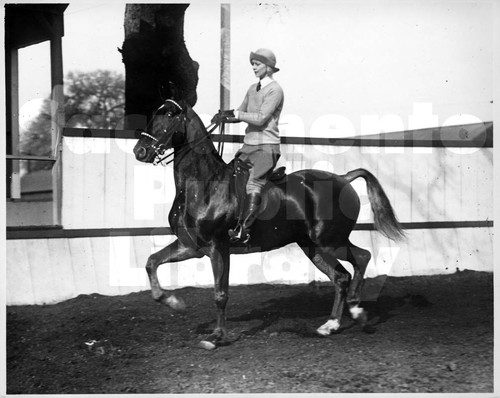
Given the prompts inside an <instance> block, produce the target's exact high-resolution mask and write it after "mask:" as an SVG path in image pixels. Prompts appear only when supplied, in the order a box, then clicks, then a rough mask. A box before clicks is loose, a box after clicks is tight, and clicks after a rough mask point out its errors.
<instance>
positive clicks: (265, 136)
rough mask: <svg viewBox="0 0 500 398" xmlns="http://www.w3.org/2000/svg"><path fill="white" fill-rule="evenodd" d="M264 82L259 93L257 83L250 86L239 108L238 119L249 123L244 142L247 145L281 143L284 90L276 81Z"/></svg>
mask: <svg viewBox="0 0 500 398" xmlns="http://www.w3.org/2000/svg"><path fill="white" fill-rule="evenodd" d="M264 80H265V79H263V80H262V87H261V89H260V90H259V91H257V83H255V84H252V85H251V86H250V88H249V89H248V91H247V93H246V95H245V98H244V100H243V103H242V104H241V105H240V107H239V108H238V114H237V117H238V119H239V120H241V121H243V122H246V123H248V126H247V128H246V130H245V138H244V140H243V142H244V143H245V144H247V145H260V144H279V143H280V137H279V129H278V122H279V118H280V114H281V111H282V109H283V102H284V94H283V89H282V88H281V86H280V85H279V84H278V83H277V82H276V81H275V80H271V79H269V80H270V81H269V82H266V81H264ZM266 83H267V84H266Z"/></svg>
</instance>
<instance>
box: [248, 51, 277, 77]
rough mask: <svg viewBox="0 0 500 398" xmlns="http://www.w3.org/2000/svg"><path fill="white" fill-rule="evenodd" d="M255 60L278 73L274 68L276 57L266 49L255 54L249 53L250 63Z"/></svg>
mask: <svg viewBox="0 0 500 398" xmlns="http://www.w3.org/2000/svg"><path fill="white" fill-rule="evenodd" d="M253 59H255V60H257V61H260V62H262V63H263V64H265V65H267V66H270V67H271V68H272V69H273V71H274V72H278V71H279V69H278V68H276V56H275V55H274V53H273V52H272V51H271V50H268V49H267V48H259V49H258V50H256V51H255V52H251V53H250V62H252V60H253Z"/></svg>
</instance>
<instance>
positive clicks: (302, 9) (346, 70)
mask: <svg viewBox="0 0 500 398" xmlns="http://www.w3.org/2000/svg"><path fill="white" fill-rule="evenodd" d="M219 7H220V6H219V3H217V2H213V1H205V2H200V1H195V2H194V3H192V4H191V5H190V6H189V7H188V9H187V11H186V16H185V40H186V45H187V48H188V50H189V52H190V54H191V57H192V58H193V59H194V60H196V61H198V62H199V64H200V70H199V78H200V80H199V85H198V97H199V100H198V103H197V105H196V107H195V110H197V112H198V113H199V114H200V115H204V116H205V117H209V115H211V114H213V113H215V112H216V111H217V110H218V108H219V104H218V98H219V75H220V63H219V62H220V61H219V60H220V47H219V43H220V36H219V35H220V31H219V29H220V8H219ZM493 8H494V7H493V3H492V2H490V1H470V2H469V1H448V0H446V1H445V0H441V1H439V0H438V1H426V0H423V1H417V0H415V1H412V0H410V1H405V2H395V1H389V0H380V1H376V2H375V1H372V2H370V1H368V2H366V1H364V2H361V1H351V2H346V1H319V0H312V1H308V2H304V1H302V2H300V1H280V2H277V3H276V4H272V3H258V2H249V1H244V2H242V1H239V2H232V4H231V70H230V75H231V107H232V108H236V107H238V106H239V104H240V103H241V101H242V99H243V96H244V94H245V92H246V89H247V88H248V86H249V85H250V84H251V83H253V81H254V79H255V78H254V76H253V73H252V70H251V68H250V64H249V60H248V54H249V52H250V51H253V50H255V49H257V48H260V47H268V48H271V49H273V51H274V52H275V53H276V55H277V59H278V62H277V64H278V65H277V66H278V67H280V68H281V71H280V72H278V73H277V74H276V75H275V78H276V80H278V82H280V84H281V85H282V86H283V88H284V90H285V108H284V110H283V116H282V129H283V131H284V133H285V134H284V135H299V136H300V135H305V136H307V135H314V136H332V135H340V136H343V135H352V134H365V133H373V132H376V131H377V130H384V131H397V130H401V129H409V128H420V127H435V126H438V125H442V124H444V123H445V122H446V121H447V120H451V119H452V118H453V117H454V119H453V120H458V121H464V122H467V120H470V121H489V120H492V118H493V105H492V101H493V74H494V72H493V48H494V43H493V30H494V17H493V14H494V12H493ZM124 10H125V3H123V2H120V1H104V2H100V3H96V2H78V3H75V2H72V3H70V5H69V7H68V8H67V10H66V12H65V36H64V38H63V56H64V70H65V73H67V72H68V71H70V70H80V71H91V70H95V69H110V70H116V71H120V72H123V73H124V67H123V64H122V62H121V55H120V54H119V52H118V50H117V48H118V47H121V45H122V43H123V39H124V34H123V16H124ZM48 64H49V59H48V45H47V43H43V44H41V45H38V46H35V47H33V48H28V49H23V50H22V51H21V52H20V74H21V82H23V83H22V85H21V97H20V108H21V113H22V114H23V115H26V116H27V117H29V116H30V115H31V114H32V113H33V110H34V109H36V106H37V105H36V104H37V103H39V102H40V99H41V98H46V97H47V96H48V94H49V90H48V81H49V70H48ZM33 76H36V77H37V78H36V79H34V78H33ZM23 115H22V117H21V121H23V120H26V118H23ZM457 115H458V117H457ZM232 128H233V129H240V128H242V126H239V125H234V126H232ZM233 132H235V133H238V132H239V133H241V131H233Z"/></svg>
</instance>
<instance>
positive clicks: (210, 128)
mask: <svg viewBox="0 0 500 398" xmlns="http://www.w3.org/2000/svg"><path fill="white" fill-rule="evenodd" d="M167 102H170V103H172V104H174V105H175V106H176V107H177V108H178V109H179V110H180V111H181V112H182V111H183V109H182V107H181V106H180V105H179V104H178V103H177V102H175V101H174V100H171V99H167V100H165V103H163V104H162V105H161V106H160V107H159V108H158V109H157V110H156V111H155V113H154V116H156V114H157V113H158V112H159V111H160V110H161V109H162V108H163V107H164V106H165V104H166V103H167ZM154 116H153V119H151V121H150V122H149V123H151V122H152V121H153V120H154ZM180 116H181V115H177V116H176V118H179V117H180ZM182 123H183V125H184V135H185V136H187V131H186V117H184V119H183V121H182ZM148 127H149V124H148V126H146V129H148ZM217 127H220V134H221V135H222V136H223V135H224V134H225V123H224V122H221V123H210V124H209V125H208V126H206V127H205V130H207V134H206V135H204V136H202V137H200V138H198V139H195V140H193V141H188V142H186V143H184V144H183V145H182V146H179V147H178V152H177V153H178V154H180V155H184V154H185V153H187V150H188V149H189V148H193V147H196V146H197V145H199V144H200V143H201V142H202V141H204V140H205V139H206V138H210V135H211V134H212V132H213V131H214V130H215V129H216V128H217ZM164 132H166V130H164ZM141 136H144V137H147V138H149V139H151V140H153V141H154V144H153V148H154V149H155V154H156V158H155V161H154V164H158V163H160V164H162V165H164V166H166V165H169V164H170V163H172V162H173V161H174V157H173V156H174V155H175V152H171V153H169V154H167V155H165V156H163V157H161V156H162V155H163V154H164V153H165V149H162V148H161V145H160V146H157V144H158V143H159V140H158V139H157V138H156V137H154V136H152V135H151V134H148V133H146V132H145V131H144V130H141ZM217 153H218V154H219V156H220V157H222V155H223V153H224V140H223V139H221V140H220V141H219V145H218V148H217ZM170 157H172V158H171V159H169V160H167V159H168V158H170ZM166 160H167V161H166ZM165 161H166V162H165Z"/></svg>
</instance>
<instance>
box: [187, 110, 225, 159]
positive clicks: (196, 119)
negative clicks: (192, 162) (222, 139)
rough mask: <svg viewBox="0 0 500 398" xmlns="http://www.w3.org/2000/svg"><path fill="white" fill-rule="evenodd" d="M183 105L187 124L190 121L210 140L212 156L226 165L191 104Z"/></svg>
mask: <svg viewBox="0 0 500 398" xmlns="http://www.w3.org/2000/svg"><path fill="white" fill-rule="evenodd" d="M184 106H185V109H186V117H187V120H188V121H189V124H191V123H192V126H193V127H195V128H198V129H199V130H200V131H201V133H202V134H204V135H206V136H207V137H208V138H209V139H210V142H211V143H212V145H213V154H214V156H215V157H216V159H217V160H219V161H220V162H221V163H222V164H223V165H225V166H227V163H226V162H224V160H223V159H222V157H221V156H220V155H219V153H218V152H217V149H216V148H215V144H214V142H213V139H212V135H211V134H209V133H208V130H207V128H206V127H205V125H204V124H203V121H202V120H201V118H200V117H199V116H198V114H197V113H196V112H195V110H194V109H193V107H192V106H191V105H189V104H187V103H186V104H185V105H184Z"/></svg>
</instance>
